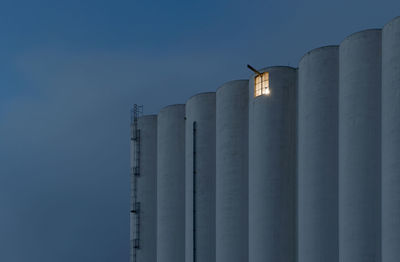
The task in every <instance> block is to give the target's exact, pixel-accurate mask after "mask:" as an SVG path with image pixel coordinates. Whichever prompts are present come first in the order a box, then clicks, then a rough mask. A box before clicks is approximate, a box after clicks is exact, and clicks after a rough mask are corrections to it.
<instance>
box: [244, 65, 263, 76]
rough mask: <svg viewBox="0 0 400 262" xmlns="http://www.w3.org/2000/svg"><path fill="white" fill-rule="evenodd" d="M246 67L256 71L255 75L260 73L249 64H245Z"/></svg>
mask: <svg viewBox="0 0 400 262" xmlns="http://www.w3.org/2000/svg"><path fill="white" fill-rule="evenodd" d="M247 67H248V68H249V69H250V70H251V71H253V72H254V73H256V74H257V75H261V73H260V72H258V71H257V70H256V69H255V68H254V67H252V66H251V65H249V64H248V65H247Z"/></svg>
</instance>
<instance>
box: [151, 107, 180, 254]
mask: <svg viewBox="0 0 400 262" xmlns="http://www.w3.org/2000/svg"><path fill="white" fill-rule="evenodd" d="M157 124H158V131H157V146H158V153H157V205H158V206H157V262H184V261H185V105H172V106H167V107H165V108H164V109H162V110H161V111H160V113H159V114H158V122H157Z"/></svg>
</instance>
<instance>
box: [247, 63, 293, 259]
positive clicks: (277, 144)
mask: <svg viewBox="0 0 400 262" xmlns="http://www.w3.org/2000/svg"><path fill="white" fill-rule="evenodd" d="M261 71H262V72H269V86H270V90H271V94H270V95H261V96H258V97H256V98H254V95H251V96H250V97H249V103H250V105H251V107H250V108H251V111H250V112H249V114H250V115H252V116H251V117H250V119H251V122H250V123H249V152H251V155H252V158H251V159H249V170H250V171H249V261H250V262H264V261H276V262H284V261H285V262H294V261H295V259H296V254H295V253H296V252H295V243H296V229H295V223H296V220H295V180H296V160H295V159H296V158H295V154H296V106H297V104H296V93H297V90H296V87H297V71H296V69H295V68H291V67H270V68H266V69H263V70H261ZM249 89H250V92H249V94H251V93H252V90H254V84H253V81H250V87H249ZM253 94H254V91H253Z"/></svg>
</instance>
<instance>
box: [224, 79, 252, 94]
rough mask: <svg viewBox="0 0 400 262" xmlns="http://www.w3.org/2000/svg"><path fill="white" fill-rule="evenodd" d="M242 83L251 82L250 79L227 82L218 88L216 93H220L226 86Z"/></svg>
mask: <svg viewBox="0 0 400 262" xmlns="http://www.w3.org/2000/svg"><path fill="white" fill-rule="evenodd" d="M240 82H249V80H248V79H238V80H231V81H228V82H225V83H223V84H222V85H220V86H219V87H218V88H217V90H216V92H218V90H219V89H221V88H223V87H225V86H229V85H230V84H234V83H240Z"/></svg>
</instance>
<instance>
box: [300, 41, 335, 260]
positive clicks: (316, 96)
mask: <svg viewBox="0 0 400 262" xmlns="http://www.w3.org/2000/svg"><path fill="white" fill-rule="evenodd" d="M298 81H299V90H298V155H297V157H298V261H299V262H321V261H324V262H338V258H339V249H338V89H339V47H338V46H326V47H322V48H317V49H314V50H312V51H310V52H308V53H307V54H306V55H304V56H303V58H302V59H301V61H300V63H299V80H298Z"/></svg>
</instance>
